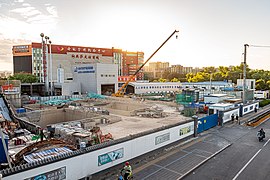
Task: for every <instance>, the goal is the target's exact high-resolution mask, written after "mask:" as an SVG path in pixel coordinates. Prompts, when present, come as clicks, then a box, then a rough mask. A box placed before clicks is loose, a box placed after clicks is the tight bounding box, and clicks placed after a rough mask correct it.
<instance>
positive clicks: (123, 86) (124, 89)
mask: <svg viewBox="0 0 270 180" xmlns="http://www.w3.org/2000/svg"><path fill="white" fill-rule="evenodd" d="M178 32H179V31H178V30H174V32H173V33H172V34H171V35H170V36H169V37H168V38H167V39H166V40H165V41H164V42H163V43H162V44H161V45H160V46H159V47H158V48H157V50H156V51H155V52H154V53H153V54H152V55H151V56H150V57H149V58H148V59H147V60H146V61H145V62H144V63H143V64H142V65H141V66H140V67H139V69H137V71H136V72H135V73H134V74H133V75H130V76H129V78H128V80H127V81H126V82H125V83H124V84H123V85H122V86H121V88H119V90H118V91H117V92H116V93H115V94H112V96H116V97H122V96H124V94H125V92H126V87H127V85H128V83H129V82H130V81H131V80H132V79H133V78H134V77H135V76H136V75H137V74H138V72H139V71H140V70H141V69H142V68H143V67H144V65H145V64H146V63H148V61H149V60H150V59H151V58H152V57H153V56H154V55H155V54H156V53H157V52H158V51H159V50H160V49H161V48H162V46H163V45H164V44H166V43H167V41H169V39H170V38H171V37H172V36H173V35H174V34H175V33H178ZM176 38H177V36H176Z"/></svg>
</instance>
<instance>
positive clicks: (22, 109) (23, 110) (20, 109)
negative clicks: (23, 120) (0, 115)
mask: <svg viewBox="0 0 270 180" xmlns="http://www.w3.org/2000/svg"><path fill="white" fill-rule="evenodd" d="M16 112H17V113H18V114H19V113H25V112H26V109H25V108H19V109H16Z"/></svg>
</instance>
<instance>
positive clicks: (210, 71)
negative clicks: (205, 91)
mask: <svg viewBox="0 0 270 180" xmlns="http://www.w3.org/2000/svg"><path fill="white" fill-rule="evenodd" d="M211 93H212V72H211V71H210V94H211Z"/></svg>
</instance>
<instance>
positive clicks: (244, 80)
mask: <svg viewBox="0 0 270 180" xmlns="http://www.w3.org/2000/svg"><path fill="white" fill-rule="evenodd" d="M248 46H249V45H248V44H244V70H243V96H242V97H243V99H242V100H243V104H245V103H246V64H247V61H246V60H247V47H248Z"/></svg>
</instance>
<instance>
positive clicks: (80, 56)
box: [71, 54, 100, 60]
mask: <svg viewBox="0 0 270 180" xmlns="http://www.w3.org/2000/svg"><path fill="white" fill-rule="evenodd" d="M71 57H72V58H73V59H90V60H100V56H99V55H89V54H71Z"/></svg>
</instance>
